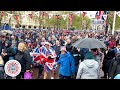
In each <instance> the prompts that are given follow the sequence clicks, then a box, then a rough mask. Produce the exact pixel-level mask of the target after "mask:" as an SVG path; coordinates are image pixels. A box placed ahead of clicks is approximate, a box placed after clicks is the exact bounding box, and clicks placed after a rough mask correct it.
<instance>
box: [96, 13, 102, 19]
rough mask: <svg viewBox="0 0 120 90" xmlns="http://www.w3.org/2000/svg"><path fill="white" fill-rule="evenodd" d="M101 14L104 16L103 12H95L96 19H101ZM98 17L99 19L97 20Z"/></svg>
mask: <svg viewBox="0 0 120 90" xmlns="http://www.w3.org/2000/svg"><path fill="white" fill-rule="evenodd" d="M103 14H104V11H97V12H96V15H95V17H96V18H97V19H101V18H102V16H103ZM98 17H99V18H98Z"/></svg>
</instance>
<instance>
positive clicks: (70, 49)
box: [66, 39, 72, 53]
mask: <svg viewBox="0 0 120 90" xmlns="http://www.w3.org/2000/svg"><path fill="white" fill-rule="evenodd" d="M66 49H67V51H68V52H70V53H72V46H71V41H70V39H67V44H66Z"/></svg>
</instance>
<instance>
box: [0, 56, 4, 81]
mask: <svg viewBox="0 0 120 90" xmlns="http://www.w3.org/2000/svg"><path fill="white" fill-rule="evenodd" d="M0 79H4V61H3V59H2V57H1V56H0Z"/></svg>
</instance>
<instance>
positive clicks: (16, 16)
mask: <svg viewBox="0 0 120 90" xmlns="http://www.w3.org/2000/svg"><path fill="white" fill-rule="evenodd" d="M18 17H19V15H15V18H16V21H17V23H19V20H18Z"/></svg>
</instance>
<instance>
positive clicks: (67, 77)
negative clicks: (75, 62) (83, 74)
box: [59, 74, 71, 79]
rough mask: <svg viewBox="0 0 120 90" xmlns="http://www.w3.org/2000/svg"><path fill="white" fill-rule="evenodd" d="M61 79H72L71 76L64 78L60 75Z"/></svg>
mask: <svg viewBox="0 0 120 90" xmlns="http://www.w3.org/2000/svg"><path fill="white" fill-rule="evenodd" d="M59 79H71V76H63V75H61V74H60V75H59Z"/></svg>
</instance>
